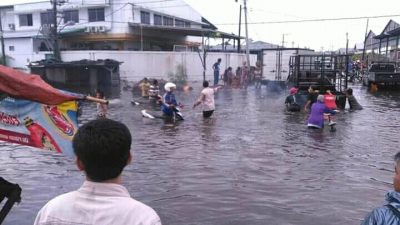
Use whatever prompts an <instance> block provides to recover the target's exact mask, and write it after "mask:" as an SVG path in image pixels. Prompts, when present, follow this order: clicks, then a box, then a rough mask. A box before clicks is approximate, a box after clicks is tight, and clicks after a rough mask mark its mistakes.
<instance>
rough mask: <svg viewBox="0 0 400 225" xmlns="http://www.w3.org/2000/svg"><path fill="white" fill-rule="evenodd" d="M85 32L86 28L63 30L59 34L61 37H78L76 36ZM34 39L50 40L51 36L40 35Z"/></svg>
mask: <svg viewBox="0 0 400 225" xmlns="http://www.w3.org/2000/svg"><path fill="white" fill-rule="evenodd" d="M85 30H86V28H85V27H80V28H70V29H63V30H61V31H59V32H58V35H59V36H60V37H69V36H72V35H76V34H79V33H84V32H85ZM33 38H36V39H48V38H49V36H46V35H43V34H39V35H36V36H34V37H33Z"/></svg>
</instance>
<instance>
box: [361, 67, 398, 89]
mask: <svg viewBox="0 0 400 225" xmlns="http://www.w3.org/2000/svg"><path fill="white" fill-rule="evenodd" d="M372 83H376V84H380V85H396V84H400V71H399V72H398V71H396V64H395V63H388V62H380V63H373V64H371V65H370V66H369V68H368V70H367V72H366V73H365V74H364V76H363V85H365V86H371V84H372Z"/></svg>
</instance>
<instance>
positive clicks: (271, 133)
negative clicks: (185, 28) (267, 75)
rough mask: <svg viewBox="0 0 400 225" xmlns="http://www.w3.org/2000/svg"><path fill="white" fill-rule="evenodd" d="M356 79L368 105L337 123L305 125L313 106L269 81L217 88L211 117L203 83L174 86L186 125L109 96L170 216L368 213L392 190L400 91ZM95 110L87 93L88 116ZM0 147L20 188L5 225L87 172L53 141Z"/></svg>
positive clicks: (141, 175)
mask: <svg viewBox="0 0 400 225" xmlns="http://www.w3.org/2000/svg"><path fill="white" fill-rule="evenodd" d="M200 85H201V84H200V83H196V84H194V86H195V87H197V86H200ZM353 88H354V94H355V96H356V97H357V99H358V100H359V102H360V103H361V104H362V105H363V106H364V110H361V111H357V112H349V111H344V112H341V113H340V114H339V115H337V116H336V120H337V126H336V127H337V131H336V132H330V131H329V129H328V128H325V130H324V131H322V132H321V131H315V130H308V129H307V128H306V126H305V119H306V115H305V114H287V113H285V112H284V106H283V102H284V98H285V93H280V94H279V93H278V94H277V93H270V92H268V91H267V90H266V87H265V86H263V89H262V90H255V89H254V88H253V87H249V89H247V90H242V89H233V90H232V89H231V90H229V89H223V90H220V92H219V93H218V94H217V96H216V105H217V111H216V113H215V114H214V115H213V118H212V119H209V120H204V119H203V118H202V116H201V112H200V111H199V110H197V109H196V110H193V109H192V108H191V105H192V104H193V102H194V100H195V98H196V97H197V95H198V93H199V91H200V88H198V87H197V88H195V90H193V91H192V92H189V93H177V98H178V100H179V101H180V102H182V103H183V104H184V105H186V107H184V108H183V113H184V115H185V120H184V121H182V122H179V123H177V124H165V123H164V122H163V121H161V120H150V119H147V118H143V117H142V116H141V114H140V110H141V109H142V108H141V106H133V105H131V104H130V103H129V101H130V100H131V98H132V94H131V92H129V91H123V92H121V95H120V99H119V100H112V101H111V102H112V104H111V106H110V111H111V118H114V119H116V120H120V121H122V122H124V123H125V124H126V125H127V126H128V127H129V128H130V130H131V132H132V134H133V145H132V149H133V155H134V160H133V163H132V164H131V165H129V166H128V167H127V168H126V169H125V172H124V174H123V183H124V185H125V186H126V187H127V188H128V190H129V192H130V193H131V194H132V196H133V197H134V198H135V199H137V200H139V201H142V202H144V203H145V204H148V205H150V206H151V207H153V208H154V209H155V210H156V211H157V213H158V214H159V215H160V217H161V220H162V222H163V224H173V225H194V224H196V225H208V224H210V225H211V224H216V225H228V224H229V225H244V224H256V225H258V224H259V225H264V224H277V225H286V224H304V225H314V224H315V225H321V224H324V225H329V224H360V222H361V220H362V219H363V218H364V216H365V215H366V213H367V212H369V211H371V210H372V209H373V208H374V207H376V206H380V205H382V204H383V201H384V194H385V192H386V191H388V190H391V189H392V186H391V183H392V176H393V166H394V164H393V162H392V158H393V155H394V154H395V153H396V151H398V146H399V137H400V135H399V132H398V130H399V128H400V117H399V112H400V93H396V92H384V91H382V92H379V93H377V94H371V93H369V92H367V90H365V89H364V88H362V87H360V86H356V87H353ZM94 111H95V106H94V104H85V105H84V111H83V114H84V115H83V117H82V120H83V122H84V121H87V120H89V119H91V118H93V115H94ZM0 158H1V164H0V174H1V176H2V177H4V178H5V179H7V180H9V181H11V182H14V183H18V184H19V185H20V186H21V187H22V190H23V191H22V202H21V203H20V204H19V205H16V206H14V208H13V209H12V211H11V212H10V214H9V215H8V217H7V218H6V221H5V223H4V224H10V225H11V224H12V225H25V224H32V223H33V221H34V218H35V215H36V213H37V211H38V210H39V209H40V208H41V207H42V206H43V205H44V204H45V203H46V202H47V201H48V200H50V199H51V198H53V197H55V196H56V195H59V194H62V193H65V192H68V191H71V190H74V189H77V188H78V187H79V186H80V185H81V183H82V181H83V179H84V177H83V175H82V174H81V173H80V172H79V171H78V170H77V169H76V167H75V165H74V161H73V159H70V158H68V157H66V156H63V155H59V154H55V153H51V152H45V151H42V150H38V149H34V148H29V147H25V146H16V145H10V144H6V143H0Z"/></svg>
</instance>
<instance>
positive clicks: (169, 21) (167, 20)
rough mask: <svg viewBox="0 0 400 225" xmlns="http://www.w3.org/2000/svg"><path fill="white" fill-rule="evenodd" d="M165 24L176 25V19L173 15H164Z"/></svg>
mask: <svg viewBox="0 0 400 225" xmlns="http://www.w3.org/2000/svg"><path fill="white" fill-rule="evenodd" d="M163 25H164V26H171V27H172V26H174V19H172V18H171V17H167V16H164V17H163Z"/></svg>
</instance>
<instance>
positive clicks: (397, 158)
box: [393, 152, 400, 164]
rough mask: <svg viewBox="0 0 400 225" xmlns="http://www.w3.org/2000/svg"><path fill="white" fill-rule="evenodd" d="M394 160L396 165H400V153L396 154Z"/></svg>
mask: <svg viewBox="0 0 400 225" xmlns="http://www.w3.org/2000/svg"><path fill="white" fill-rule="evenodd" d="M393 159H394V161H395V162H396V164H398V163H400V152H398V153H396V155H394V157H393Z"/></svg>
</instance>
